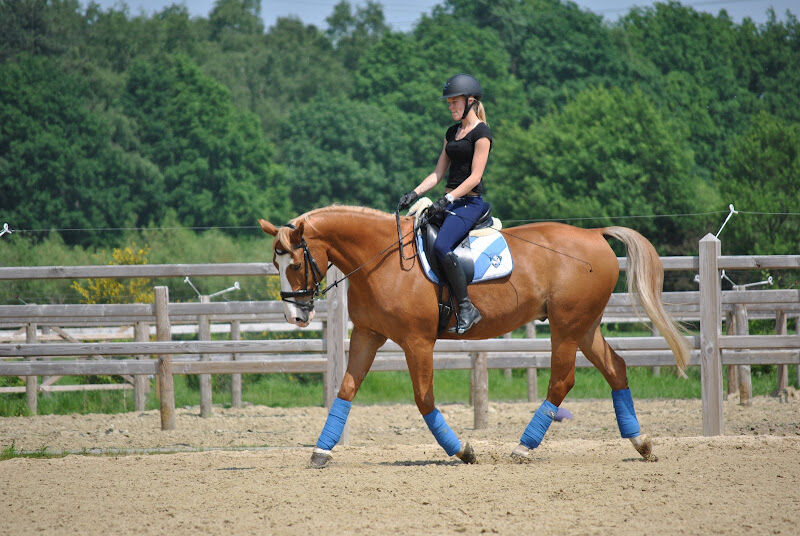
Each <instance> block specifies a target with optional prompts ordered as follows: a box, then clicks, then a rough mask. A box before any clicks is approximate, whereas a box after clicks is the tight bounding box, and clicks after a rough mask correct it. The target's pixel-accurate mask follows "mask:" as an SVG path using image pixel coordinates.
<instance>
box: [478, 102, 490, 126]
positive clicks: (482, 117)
mask: <svg viewBox="0 0 800 536" xmlns="http://www.w3.org/2000/svg"><path fill="white" fill-rule="evenodd" d="M475 115H477V116H478V119H480V120H481V121H483V122H484V123H486V110H484V109H483V103H482V102H481V101H478V105H477V106H476V107H475ZM486 124H487V125H488V124H489V123H486Z"/></svg>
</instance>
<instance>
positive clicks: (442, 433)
mask: <svg viewBox="0 0 800 536" xmlns="http://www.w3.org/2000/svg"><path fill="white" fill-rule="evenodd" d="M422 418H423V419H425V424H427V425H428V428H429V429H430V431H431V433H433V437H435V438H436V441H438V442H439V444H440V445H441V446H442V448H443V449H444V451H445V452H446V453H447V455H448V456H452V455H453V454H457V453H458V452H459V451H460V450H461V442H460V441H459V440H458V436H456V433H455V432H454V431H453V430H451V429H450V427H449V426H447V423H446V422H445V420H444V416H442V414H441V412H439V410H438V409H434V410H433V411H431V412H430V413H428V414H427V415H423V417H422Z"/></svg>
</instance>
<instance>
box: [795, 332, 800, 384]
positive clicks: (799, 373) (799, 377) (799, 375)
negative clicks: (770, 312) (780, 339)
mask: <svg viewBox="0 0 800 536" xmlns="http://www.w3.org/2000/svg"><path fill="white" fill-rule="evenodd" d="M794 331H795V333H797V334H798V335H800V316H798V317H797V318H795V319H794ZM796 379H797V387H800V363H798V364H797V378H796Z"/></svg>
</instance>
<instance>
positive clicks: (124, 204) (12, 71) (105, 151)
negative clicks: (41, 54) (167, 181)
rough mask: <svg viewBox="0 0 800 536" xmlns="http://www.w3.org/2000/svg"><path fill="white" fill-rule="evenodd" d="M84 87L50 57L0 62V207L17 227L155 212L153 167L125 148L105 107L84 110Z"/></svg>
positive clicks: (91, 223) (138, 219)
mask: <svg viewBox="0 0 800 536" xmlns="http://www.w3.org/2000/svg"><path fill="white" fill-rule="evenodd" d="M86 93H88V88H87V86H86V83H85V81H84V80H82V79H81V78H80V77H78V76H76V75H74V74H70V73H68V72H64V71H63V69H62V68H61V66H60V65H59V64H58V62H57V61H56V60H54V59H48V58H33V57H29V56H27V55H22V56H19V57H18V58H17V59H16V61H15V62H13V63H0V101H1V102H2V103H3V106H2V107H0V191H2V192H3V195H2V197H0V210H2V212H3V213H4V214H5V215H6V217H7V218H8V219H9V220H10V221H11V222H13V223H14V225H15V226H16V227H17V228H29V229H48V228H75V227H77V228H83V227H94V228H97V227H109V226H114V227H118V226H124V225H141V224H144V223H146V222H147V221H148V218H149V217H152V216H158V214H159V213H160V210H161V207H163V204H162V201H161V198H162V197H163V193H164V191H163V179H162V176H161V174H160V173H159V171H158V169H157V168H156V167H155V166H153V165H152V163H150V162H149V161H148V160H147V159H143V158H141V156H140V155H139V154H138V153H136V152H132V151H129V150H128V147H126V144H125V143H124V140H123V138H124V132H122V133H121V132H120V130H121V129H120V128H119V127H120V126H121V125H120V124H119V122H115V121H113V120H112V118H111V114H102V113H99V112H93V111H91V110H89V109H88V107H87V105H86V103H85V99H84V95H85V94H86ZM123 123H124V122H123ZM67 238H68V240H69V241H71V242H78V241H80V242H83V243H87V242H96V241H98V240H102V239H103V237H102V236H99V235H93V234H71V235H69V236H68V237H67Z"/></svg>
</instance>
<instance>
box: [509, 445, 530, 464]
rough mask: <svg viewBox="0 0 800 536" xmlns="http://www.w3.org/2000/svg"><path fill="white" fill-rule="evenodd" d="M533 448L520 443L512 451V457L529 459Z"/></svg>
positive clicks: (513, 458) (520, 459)
mask: <svg viewBox="0 0 800 536" xmlns="http://www.w3.org/2000/svg"><path fill="white" fill-rule="evenodd" d="M530 454H531V449H529V448H528V447H526V446H525V445H523V444H522V443H520V444H519V445H517V446H516V448H515V449H514V450H512V451H511V459H512V460H514V461H527V460H528V459H530Z"/></svg>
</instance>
